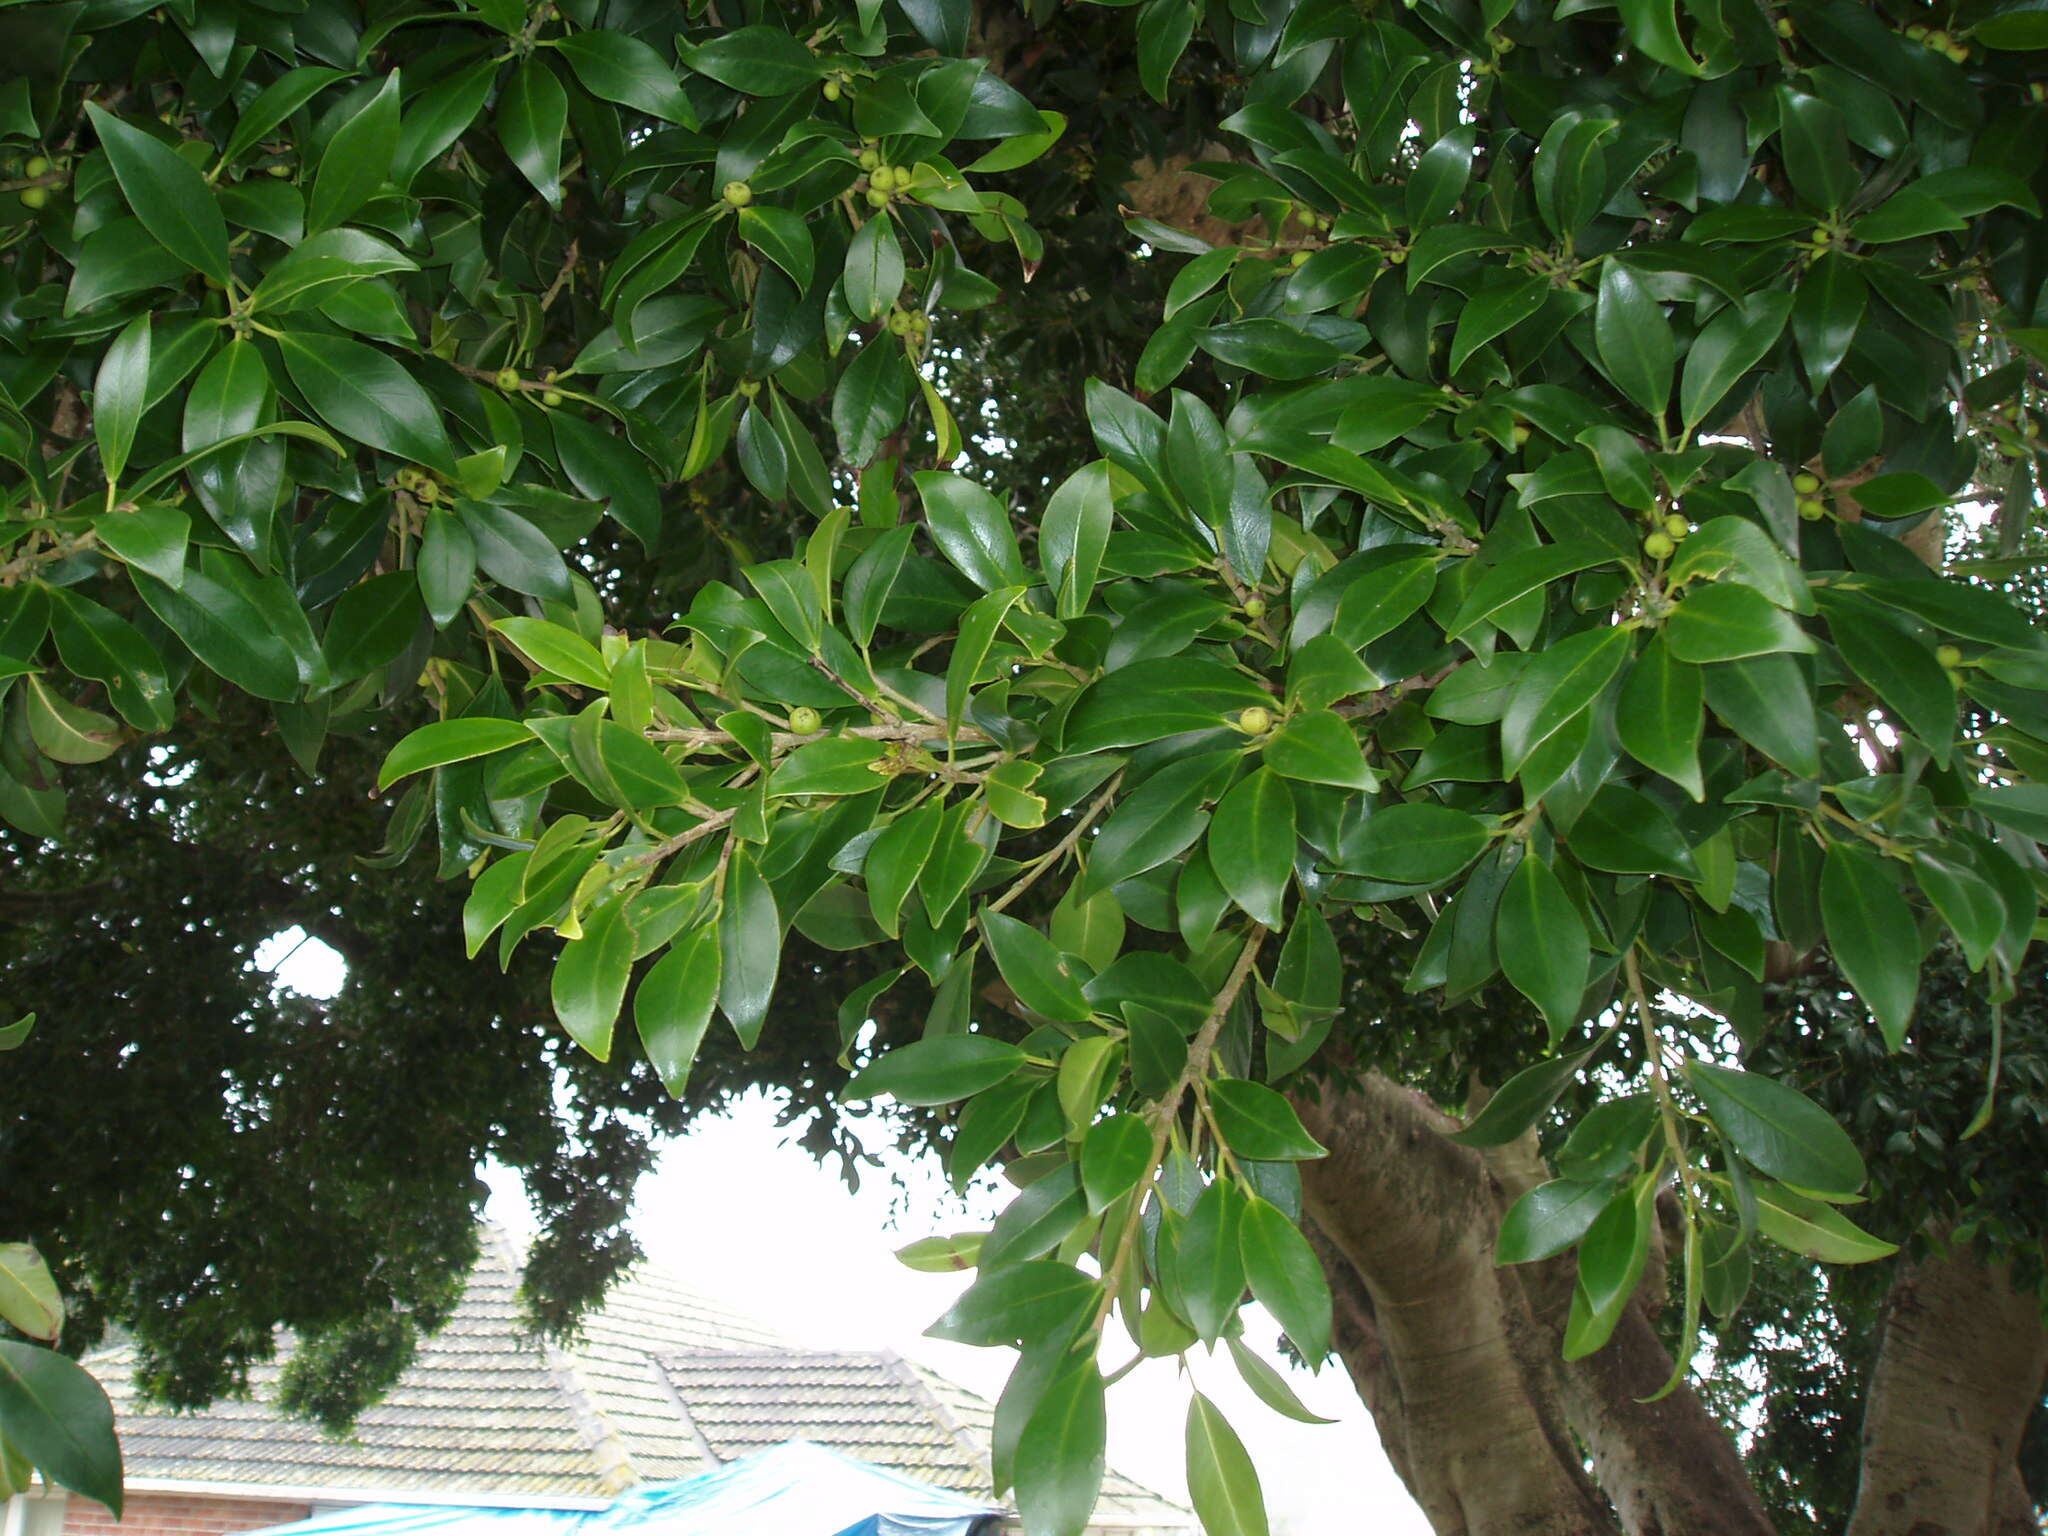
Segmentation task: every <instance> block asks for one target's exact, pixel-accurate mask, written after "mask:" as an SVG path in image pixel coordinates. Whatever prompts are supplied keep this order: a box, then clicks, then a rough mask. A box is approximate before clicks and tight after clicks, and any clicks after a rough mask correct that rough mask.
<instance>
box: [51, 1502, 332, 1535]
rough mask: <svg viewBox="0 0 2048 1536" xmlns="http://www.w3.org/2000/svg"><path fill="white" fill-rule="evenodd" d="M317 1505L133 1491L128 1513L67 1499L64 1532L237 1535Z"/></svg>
mask: <svg viewBox="0 0 2048 1536" xmlns="http://www.w3.org/2000/svg"><path fill="white" fill-rule="evenodd" d="M311 1513H312V1506H311V1505H308V1504H304V1503H293V1502H292V1501H291V1500H289V1499H245V1498H235V1497H232V1496H229V1495H224V1494H209V1493H131V1494H129V1495H128V1500H127V1515H126V1517H125V1518H124V1519H121V1520H119V1521H117V1520H115V1519H114V1517H113V1515H111V1514H110V1513H108V1511H107V1510H106V1509H105V1508H104V1507H103V1506H101V1505H98V1504H95V1503H93V1501H92V1500H91V1499H85V1498H79V1497H77V1496H76V1495H74V1496H73V1497H71V1498H70V1499H67V1500H66V1501H65V1509H64V1530H63V1536H233V1533H234V1532H236V1531H251V1530H255V1529H257V1528H259V1527H261V1526H266V1525H283V1524H284V1523H285V1522H286V1521H289V1520H303V1519H305V1518H306V1517H307V1516H308V1515H309V1514H311Z"/></svg>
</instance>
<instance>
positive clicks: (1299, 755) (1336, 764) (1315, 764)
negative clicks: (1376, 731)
mask: <svg viewBox="0 0 2048 1536" xmlns="http://www.w3.org/2000/svg"><path fill="white" fill-rule="evenodd" d="M1264 758H1265V764H1266V766H1267V767H1268V768H1270V769H1272V770H1273V772H1275V773H1277V774H1279V775H1280V776H1281V777H1282V778H1284V779H1293V780H1295V781H1296V782H1298V783H1303V784H1334V785H1336V786H1337V787H1338V788H1340V789H1363V790H1371V789H1375V788H1377V787H1378V784H1379V780H1378V777H1377V775H1375V774H1374V773H1373V771H1372V770H1371V769H1370V768H1368V767H1366V765H1365V756H1364V754H1363V753H1362V752H1361V751H1360V750H1359V747H1358V738H1357V737H1356V736H1355V735H1353V734H1352V731H1351V727H1350V726H1348V725H1346V724H1345V723H1344V721H1343V719H1342V718H1341V717H1340V716H1338V715H1337V714H1335V713H1333V712H1332V711H1330V710H1327V709H1311V710H1306V711H1304V712H1302V713H1301V714H1298V715H1293V716H1290V717H1289V718H1288V719H1287V721H1286V722H1285V723H1284V724H1282V725H1281V726H1280V728H1279V729H1278V730H1276V731H1274V732H1273V734H1272V735H1270V736H1268V737H1267V738H1266V745H1265V751H1264Z"/></svg>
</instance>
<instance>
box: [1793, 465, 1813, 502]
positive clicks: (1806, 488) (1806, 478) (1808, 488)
mask: <svg viewBox="0 0 2048 1536" xmlns="http://www.w3.org/2000/svg"><path fill="white" fill-rule="evenodd" d="M1792 489H1793V490H1795V491H1797V492H1798V493H1799V494H1800V495H1801V496H1811V495H1813V494H1814V493H1815V492H1816V491H1818V490H1819V489H1820V476H1819V475H1816V474H1813V473H1812V472H1810V471H1808V470H1803V469H1802V470H1801V471H1800V472H1799V473H1798V474H1796V475H1794V476H1793V477H1792Z"/></svg>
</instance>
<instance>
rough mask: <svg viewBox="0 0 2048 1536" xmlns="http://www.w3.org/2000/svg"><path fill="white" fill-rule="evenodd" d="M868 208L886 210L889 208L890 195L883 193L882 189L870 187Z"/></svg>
mask: <svg viewBox="0 0 2048 1536" xmlns="http://www.w3.org/2000/svg"><path fill="white" fill-rule="evenodd" d="M868 206H869V207H870V208H886V207H888V206H889V194H888V193H886V192H884V191H883V190H882V189H881V188H880V187H869V188H868Z"/></svg>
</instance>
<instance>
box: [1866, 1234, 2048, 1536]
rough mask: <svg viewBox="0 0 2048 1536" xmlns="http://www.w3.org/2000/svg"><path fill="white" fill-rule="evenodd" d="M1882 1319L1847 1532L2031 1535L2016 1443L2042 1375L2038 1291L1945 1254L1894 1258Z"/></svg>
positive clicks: (2047, 1361)
mask: <svg viewBox="0 0 2048 1536" xmlns="http://www.w3.org/2000/svg"><path fill="white" fill-rule="evenodd" d="M1883 1326H1884V1343H1883V1348H1882V1350H1881V1351H1880V1352H1879V1355H1878V1359H1877V1364H1876V1367H1875V1368H1874V1369H1873V1370H1872V1372H1871V1378H1870V1402H1869V1406H1868V1408H1867V1410H1866V1413H1865V1417H1864V1421H1863V1468H1862V1474H1863V1475H1862V1481H1861V1483H1860V1485H1859V1487H1858V1489H1857V1494H1856V1514H1855V1517H1854V1518H1853V1519H1852V1520H1851V1521H1850V1522H1849V1532H1848V1536H2032V1533H2034V1532H2036V1531H2037V1530H2038V1529H2039V1526H2038V1525H2037V1524H2036V1522H2035V1520H2034V1512H2033V1501H2032V1500H2031V1499H2030V1498H2029V1497H2028V1495H2027V1491H2026V1488H2025V1486H2024V1485H2023V1484H2022V1483H2021V1481H2020V1472H2019V1462H2018V1451H2019V1445H2020V1437H2021V1435H2022V1433H2023V1432H2024V1431H2025V1429H2026V1425H2027V1418H2028V1416H2029V1415H2030V1414H2031V1413H2032V1412H2033V1411H2034V1409H2035V1407H2036V1406H2038V1405H2039V1403H2040V1401H2041V1391H2042V1383H2043V1379H2044V1376H2048V1329H2044V1328H2043V1326H2042V1322H2041V1304H2040V1301H2039V1300H2038V1298H2036V1297H2035V1296H2033V1295H2032V1294H2030V1293H2023V1292H2020V1291H2017V1290H2015V1289H2014V1288H2013V1286H2012V1283H2011V1276H2010V1275H2009V1274H2008V1272H2007V1271H2006V1270H2005V1268H2004V1267H2003V1266H1997V1267H1993V1266H1987V1265H1983V1264H1979V1263H1977V1262H1975V1261H1974V1260H1973V1259H1971V1258H1970V1256H1969V1255H1968V1254H1967V1253H1951V1254H1946V1255H1943V1256H1942V1257H1940V1258H1930V1259H1925V1260H1922V1261H1920V1262H1919V1263H1917V1264H1912V1265H1902V1266H1901V1269H1900V1272H1899V1276H1898V1279H1897V1280H1896V1281H1894V1282H1893V1284H1892V1289H1891V1294H1890V1295H1889V1296H1888V1297H1887V1298H1886V1299H1885V1316H1884V1325H1883Z"/></svg>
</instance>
